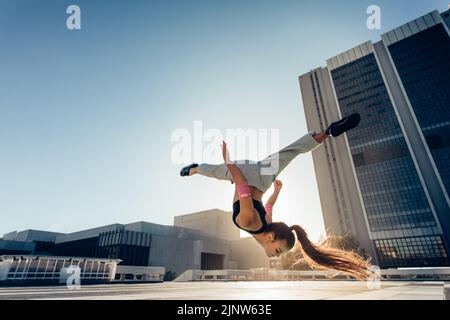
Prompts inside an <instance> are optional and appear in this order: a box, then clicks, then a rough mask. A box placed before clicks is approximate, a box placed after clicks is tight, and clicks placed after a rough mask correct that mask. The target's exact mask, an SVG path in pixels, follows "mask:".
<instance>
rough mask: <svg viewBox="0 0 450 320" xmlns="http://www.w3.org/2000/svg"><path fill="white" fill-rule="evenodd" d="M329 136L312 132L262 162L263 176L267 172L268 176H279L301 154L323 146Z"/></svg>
mask: <svg viewBox="0 0 450 320" xmlns="http://www.w3.org/2000/svg"><path fill="white" fill-rule="evenodd" d="M328 137H329V136H328V135H327V134H326V133H325V132H319V133H316V132H314V131H310V132H308V133H307V134H305V135H304V136H303V137H301V138H300V139H298V140H296V141H294V142H293V143H291V144H290V145H288V146H287V147H285V148H283V149H281V150H280V151H279V152H277V153H274V154H272V155H270V156H268V157H267V158H265V159H264V160H262V161H261V165H262V168H261V171H262V172H261V175H264V172H263V171H266V174H267V175H271V174H272V175H274V176H275V177H276V176H278V175H279V174H280V173H281V171H283V170H284V169H285V168H286V167H287V166H288V164H289V163H290V162H291V161H292V160H293V159H294V158H295V157H297V156H298V155H299V154H300V153H306V152H309V151H312V150H314V149H315V148H317V147H318V146H320V145H321V143H322V142H323V141H325V140H326V139H327V138H328Z"/></svg>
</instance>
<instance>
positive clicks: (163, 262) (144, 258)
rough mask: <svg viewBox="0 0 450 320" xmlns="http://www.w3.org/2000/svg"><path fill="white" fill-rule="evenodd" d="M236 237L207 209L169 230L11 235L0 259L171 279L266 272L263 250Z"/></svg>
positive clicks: (220, 214) (151, 226)
mask: <svg viewBox="0 0 450 320" xmlns="http://www.w3.org/2000/svg"><path fill="white" fill-rule="evenodd" d="M239 235H240V231H239V229H238V228H236V226H235V225H234V224H233V222H232V219H231V212H226V211H222V210H219V209H213V210H207V211H202V212H198V213H191V214H187V215H182V216H177V217H175V218H174V226H167V225H160V224H155V223H149V222H143V221H140V222H135V223H129V224H111V225H106V226H102V227H98V228H93V229H88V230H82V231H78V232H73V233H68V234H63V233H53V232H47V231H38V230H25V231H21V232H11V233H8V234H6V235H5V239H8V240H3V241H0V250H1V249H2V248H13V249H14V248H15V249H17V251H14V250H8V251H7V252H6V251H5V253H4V254H17V253H23V254H24V253H28V254H35V255H43V254H45V255H55V256H70V257H87V258H99V259H120V260H121V263H120V266H134V267H162V268H165V271H166V272H170V273H171V274H172V275H173V274H175V276H178V275H180V274H182V273H183V272H184V271H185V270H188V269H199V270H221V269H250V268H260V267H269V259H268V258H267V257H266V254H265V252H264V250H263V248H262V247H261V246H260V245H259V244H258V243H257V242H256V241H255V240H254V239H253V238H242V239H241V238H240V237H239ZM2 242H3V243H2ZM5 250H6V249H5ZM0 252H1V251H0ZM141 275H142V274H141ZM141 278H142V277H141ZM136 279H137V277H136V278H135V280H136Z"/></svg>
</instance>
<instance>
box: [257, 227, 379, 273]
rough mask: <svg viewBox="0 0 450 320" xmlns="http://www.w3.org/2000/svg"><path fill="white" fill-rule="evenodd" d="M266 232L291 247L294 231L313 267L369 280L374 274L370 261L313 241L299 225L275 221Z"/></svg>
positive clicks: (293, 242) (305, 256) (353, 253)
mask: <svg viewBox="0 0 450 320" xmlns="http://www.w3.org/2000/svg"><path fill="white" fill-rule="evenodd" d="M265 232H273V234H274V238H275V240H276V239H281V240H285V241H286V243H287V245H288V247H289V249H292V248H293V247H294V245H295V237H294V232H295V234H296V235H297V239H298V243H299V244H300V247H301V249H302V251H303V253H304V258H306V261H307V262H308V264H309V265H310V267H312V268H313V269H320V268H326V269H332V270H336V271H341V272H345V273H348V274H350V275H351V276H353V277H354V278H356V279H358V280H367V279H370V278H371V277H372V276H373V273H372V272H371V271H369V269H368V268H369V266H370V264H369V261H368V260H365V259H363V258H362V257H360V256H359V255H358V254H356V253H355V252H352V251H345V250H340V249H335V248H330V247H327V246H326V245H325V243H326V242H327V239H325V241H324V242H322V243H321V244H314V243H312V242H311V241H310V240H309V238H308V235H307V234H306V232H305V230H304V229H303V228H302V227H300V226H299V225H293V226H292V227H289V226H288V225H287V224H285V223H284V222H273V223H269V224H268V225H267V228H266V231H265Z"/></svg>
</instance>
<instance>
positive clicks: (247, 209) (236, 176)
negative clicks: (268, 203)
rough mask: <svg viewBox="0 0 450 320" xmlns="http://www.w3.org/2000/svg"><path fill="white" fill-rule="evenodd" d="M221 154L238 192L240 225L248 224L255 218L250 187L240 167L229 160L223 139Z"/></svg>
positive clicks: (245, 225)
mask: <svg viewBox="0 0 450 320" xmlns="http://www.w3.org/2000/svg"><path fill="white" fill-rule="evenodd" d="M222 155H223V159H224V160H225V164H226V165H227V167H228V170H230V174H231V176H232V177H233V181H234V183H235V186H236V190H237V191H238V194H239V204H240V212H239V217H238V218H239V222H240V224H241V227H244V228H245V227H247V226H250V225H251V224H252V223H253V222H254V219H255V208H254V207H253V199H252V194H251V191H250V188H249V186H248V184H247V179H246V178H245V176H244V175H243V174H242V171H241V169H239V168H238V167H237V166H236V165H235V164H234V163H233V162H232V161H231V160H230V155H229V153H228V149H227V144H226V143H225V141H224V142H223V145H222Z"/></svg>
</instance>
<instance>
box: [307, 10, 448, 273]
mask: <svg viewBox="0 0 450 320" xmlns="http://www.w3.org/2000/svg"><path fill="white" fill-rule="evenodd" d="M446 19H447V20H446ZM446 23H448V12H444V13H442V15H441V14H439V13H438V12H437V11H434V12H432V13H429V14H427V15H425V16H423V17H420V18H418V19H416V20H414V21H411V22H409V23H407V24H405V25H403V26H401V27H399V28H396V29H394V30H392V31H390V32H388V33H386V34H383V36H382V41H379V42H377V43H372V42H366V43H363V44H361V45H360V46H358V47H355V48H352V49H350V50H348V51H346V52H344V53H342V54H340V55H338V56H336V57H333V58H331V59H329V60H328V61H327V67H326V68H318V69H315V70H313V71H311V72H309V73H307V74H305V75H302V76H300V78H299V80H300V87H301V91H302V98H303V104H304V108H305V115H306V120H307V123H308V129H309V130H318V129H322V130H323V129H324V128H325V127H326V126H327V124H329V123H330V122H331V121H333V120H335V119H337V118H339V117H342V116H345V115H348V114H350V113H353V112H358V113H359V114H361V123H360V125H359V126H358V127H357V128H355V129H354V130H351V131H350V132H348V133H347V134H346V137H339V138H337V139H331V140H329V141H327V142H326V143H325V147H324V148H319V149H316V150H314V151H313V159H314V164H315V169H316V175H317V181H318V186H319V192H320V197H321V203H322V209H323V213H324V220H325V226H326V227H327V229H329V230H330V231H331V232H333V233H337V234H346V233H350V234H351V235H352V236H353V238H354V241H355V242H356V243H357V244H358V245H359V246H360V247H361V248H362V249H363V250H364V251H365V252H366V253H367V255H369V256H371V257H372V258H373V260H374V261H373V263H377V264H378V265H380V266H381V267H418V266H422V267H423V266H444V265H450V260H449V256H448V254H449V252H450V251H449V250H450V200H449V197H448V194H449V193H450V33H449V29H448V25H447V24H446Z"/></svg>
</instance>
